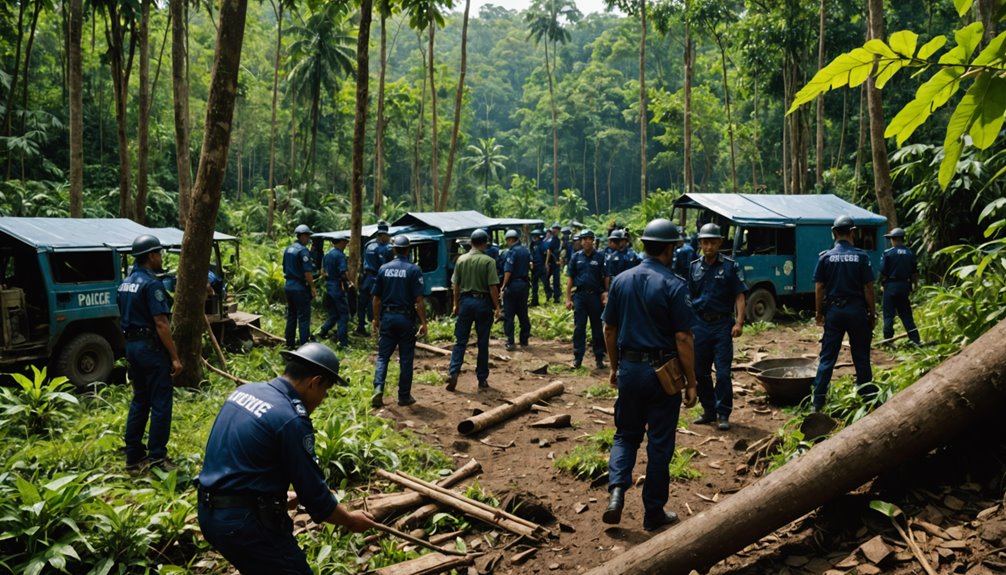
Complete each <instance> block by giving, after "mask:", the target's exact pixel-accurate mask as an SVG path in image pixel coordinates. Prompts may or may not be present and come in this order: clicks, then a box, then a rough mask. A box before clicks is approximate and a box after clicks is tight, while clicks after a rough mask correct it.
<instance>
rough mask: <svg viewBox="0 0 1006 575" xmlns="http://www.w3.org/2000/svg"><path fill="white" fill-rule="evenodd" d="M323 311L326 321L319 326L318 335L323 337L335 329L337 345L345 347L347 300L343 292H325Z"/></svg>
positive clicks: (347, 325) (347, 331)
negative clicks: (325, 313)
mask: <svg viewBox="0 0 1006 575" xmlns="http://www.w3.org/2000/svg"><path fill="white" fill-rule="evenodd" d="M324 301H325V311H326V312H327V313H328V319H326V320H325V323H323V324H321V331H320V332H319V335H321V337H325V336H327V335H328V332H329V331H330V330H331V329H332V328H333V327H335V328H336V329H335V335H336V339H337V340H338V341H339V345H341V346H342V347H347V346H348V345H349V300H348V299H346V294H345V292H341V291H338V292H334V293H333V292H330V291H329V292H325V298H324Z"/></svg>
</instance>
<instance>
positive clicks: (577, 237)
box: [572, 234, 580, 242]
mask: <svg viewBox="0 0 1006 575" xmlns="http://www.w3.org/2000/svg"><path fill="white" fill-rule="evenodd" d="M572 239H573V241H574V242H578V241H580V234H573V238H572Z"/></svg>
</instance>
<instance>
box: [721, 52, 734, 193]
mask: <svg viewBox="0 0 1006 575" xmlns="http://www.w3.org/2000/svg"><path fill="white" fill-rule="evenodd" d="M716 44H718V45H719V47H720V64H721V65H722V67H723V98H724V100H725V102H726V106H727V134H728V135H729V136H730V181H731V183H732V184H733V191H734V193H735V194H736V193H737V192H738V189H737V146H736V145H734V117H733V114H732V113H731V112H730V83H729V82H728V81H727V48H726V46H724V44H723V38H722V37H721V36H719V35H718V34H717V36H716Z"/></svg>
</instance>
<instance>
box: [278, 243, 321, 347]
mask: <svg viewBox="0 0 1006 575" xmlns="http://www.w3.org/2000/svg"><path fill="white" fill-rule="evenodd" d="M312 233H313V232H311V228H309V227H307V226H306V225H304V224H301V225H299V226H297V227H296V229H294V230H293V234H294V236H295V237H296V238H297V240H296V241H295V242H293V243H292V244H290V247H288V248H286V251H284V252H283V277H285V278H286V333H285V335H286V347H287V349H293V348H294V338H295V336H296V335H297V329H298V327H299V329H300V345H304V344H305V343H307V341H308V339H310V337H311V300H312V299H314V297H315V296H316V295H318V292H317V291H316V290H315V287H314V265H313V264H312V263H311V252H309V251H308V249H307V243H308V242H309V241H311V234H312Z"/></svg>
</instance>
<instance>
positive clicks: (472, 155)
mask: <svg viewBox="0 0 1006 575" xmlns="http://www.w3.org/2000/svg"><path fill="white" fill-rule="evenodd" d="M502 150H503V146H501V145H499V144H497V143H496V138H492V137H489V138H479V143H478V144H477V145H476V144H471V145H469V146H468V152H469V155H467V156H465V157H464V158H462V160H461V161H463V162H464V163H466V164H468V171H469V172H472V173H478V174H481V175H482V189H483V191H487V190H488V189H489V177H490V176H492V179H494V180H495V179H497V177H498V176H497V174H496V170H502V169H504V168H505V167H506V165H505V164H504V162H506V161H508V160H509V159H510V158H508V157H506V156H504V155H503V154H502Z"/></svg>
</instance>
